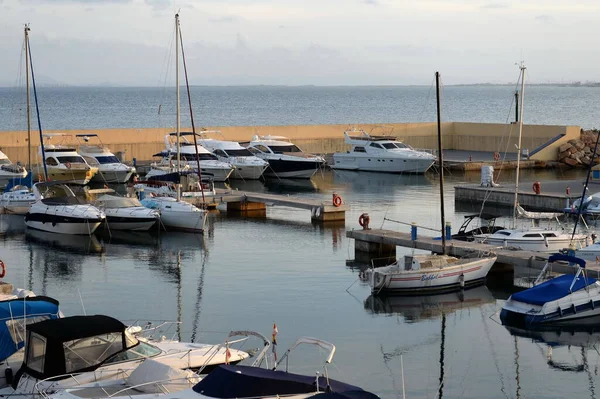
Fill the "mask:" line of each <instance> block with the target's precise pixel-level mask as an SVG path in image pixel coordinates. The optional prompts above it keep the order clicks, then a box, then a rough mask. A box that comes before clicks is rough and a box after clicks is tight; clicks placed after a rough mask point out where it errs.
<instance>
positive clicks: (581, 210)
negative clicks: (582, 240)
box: [571, 133, 600, 243]
mask: <svg viewBox="0 0 600 399" xmlns="http://www.w3.org/2000/svg"><path fill="white" fill-rule="evenodd" d="M598 141H600V133H598V134H597V135H596V144H595V145H594V152H593V153H592V154H596V151H598ZM593 165H594V162H593V159H592V160H591V161H590V166H589V167H588V171H587V177H586V178H585V184H584V185H583V192H582V193H581V200H580V201H579V209H577V219H575V226H573V233H572V234H571V243H573V239H574V238H575V231H576V230H577V224H578V223H579V218H581V213H582V212H583V203H584V200H585V195H586V193H587V189H588V184H589V182H590V175H591V173H592V166H593Z"/></svg>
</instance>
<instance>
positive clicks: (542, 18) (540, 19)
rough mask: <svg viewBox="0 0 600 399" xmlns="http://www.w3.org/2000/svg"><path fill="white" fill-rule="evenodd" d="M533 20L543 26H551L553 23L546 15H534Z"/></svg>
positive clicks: (552, 18) (549, 16) (551, 18)
mask: <svg viewBox="0 0 600 399" xmlns="http://www.w3.org/2000/svg"><path fill="white" fill-rule="evenodd" d="M535 20H536V21H538V22H541V23H544V24H551V23H553V22H554V21H555V20H554V17H553V16H551V15H546V14H544V15H536V17H535Z"/></svg>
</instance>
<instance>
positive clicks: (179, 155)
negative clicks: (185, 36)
mask: <svg viewBox="0 0 600 399" xmlns="http://www.w3.org/2000/svg"><path fill="white" fill-rule="evenodd" d="M175 93H176V96H177V130H176V132H177V173H181V163H180V162H181V152H180V148H179V146H180V142H179V141H180V136H181V99H180V98H179V95H180V94H179V14H175ZM179 178H180V179H181V176H180V177H179ZM179 200H181V187H180V186H179V184H177V201H179Z"/></svg>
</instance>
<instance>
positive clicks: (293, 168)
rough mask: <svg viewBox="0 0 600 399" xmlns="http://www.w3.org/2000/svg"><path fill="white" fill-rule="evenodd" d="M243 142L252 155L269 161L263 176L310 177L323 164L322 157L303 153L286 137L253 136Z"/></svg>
mask: <svg viewBox="0 0 600 399" xmlns="http://www.w3.org/2000/svg"><path fill="white" fill-rule="evenodd" d="M243 144H245V145H246V147H247V148H248V149H249V150H250V152H252V153H253V154H254V155H256V156H257V157H259V158H261V159H264V160H265V161H267V162H269V168H268V169H267V170H266V171H265V172H264V175H265V176H270V177H281V178H293V179H310V178H311V177H312V176H313V175H314V174H315V173H316V172H317V170H319V168H322V167H323V166H324V165H325V159H324V158H323V157H321V156H319V155H313V154H306V153H304V152H303V151H302V150H301V149H300V148H298V146H296V145H295V144H294V143H292V142H291V141H290V139H288V138H287V137H283V136H254V137H252V141H250V142H247V143H243Z"/></svg>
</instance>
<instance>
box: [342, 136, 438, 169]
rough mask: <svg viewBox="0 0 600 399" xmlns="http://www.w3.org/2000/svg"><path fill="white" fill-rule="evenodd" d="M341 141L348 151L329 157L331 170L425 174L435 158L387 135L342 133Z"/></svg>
mask: <svg viewBox="0 0 600 399" xmlns="http://www.w3.org/2000/svg"><path fill="white" fill-rule="evenodd" d="M344 142H345V143H346V144H347V145H351V146H352V148H351V149H350V150H349V151H346V152H336V153H335V154H333V164H332V165H331V167H332V168H333V169H343V170H363V171H369V172H386V173H425V172H426V171H427V170H428V169H429V168H430V167H431V166H432V165H433V164H434V162H435V160H436V157H435V156H434V155H433V154H430V153H428V152H425V151H418V150H415V149H413V148H412V147H411V146H409V145H408V144H404V143H401V142H399V141H396V138H395V137H391V136H374V135H370V134H369V133H367V132H365V131H364V130H356V129H352V130H349V131H345V132H344Z"/></svg>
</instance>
